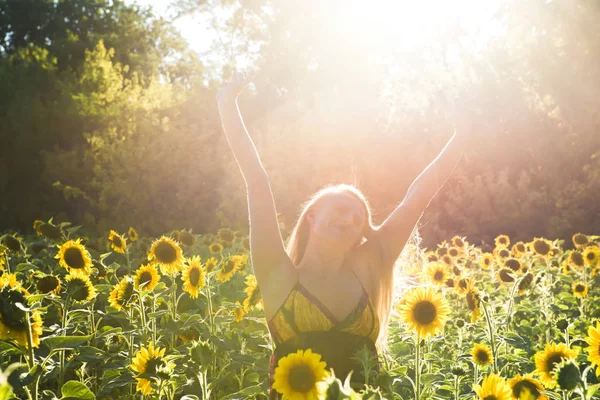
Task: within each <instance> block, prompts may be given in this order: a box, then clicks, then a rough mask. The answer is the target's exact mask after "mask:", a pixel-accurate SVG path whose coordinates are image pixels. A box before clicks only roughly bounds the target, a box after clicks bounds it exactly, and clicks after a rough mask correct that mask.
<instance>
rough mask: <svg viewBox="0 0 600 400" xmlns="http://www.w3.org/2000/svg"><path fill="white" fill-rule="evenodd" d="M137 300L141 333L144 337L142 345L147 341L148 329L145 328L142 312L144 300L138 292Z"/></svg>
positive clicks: (143, 312) (143, 311)
mask: <svg viewBox="0 0 600 400" xmlns="http://www.w3.org/2000/svg"><path fill="white" fill-rule="evenodd" d="M137 295H138V300H139V302H140V319H141V322H142V333H143V335H144V343H146V342H147V341H148V327H147V326H146V311H145V310H144V299H143V298H142V294H141V293H140V292H139V291H138V292H137Z"/></svg>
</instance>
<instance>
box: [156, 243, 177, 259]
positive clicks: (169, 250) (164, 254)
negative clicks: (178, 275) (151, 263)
mask: <svg viewBox="0 0 600 400" xmlns="http://www.w3.org/2000/svg"><path fill="white" fill-rule="evenodd" d="M154 254H156V258H157V259H158V261H160V262H161V263H164V264H171V263H173V262H175V261H176V260H177V252H176V251H175V248H174V247H173V246H172V245H170V244H169V243H164V242H161V243H158V244H157V245H156V249H155V251H154Z"/></svg>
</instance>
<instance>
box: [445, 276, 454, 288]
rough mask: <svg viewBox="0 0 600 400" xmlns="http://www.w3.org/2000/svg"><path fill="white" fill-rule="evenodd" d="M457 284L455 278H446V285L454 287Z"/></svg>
mask: <svg viewBox="0 0 600 400" xmlns="http://www.w3.org/2000/svg"><path fill="white" fill-rule="evenodd" d="M455 285H456V283H455V282H454V279H452V278H448V279H446V287H449V288H453V287H454V286H455Z"/></svg>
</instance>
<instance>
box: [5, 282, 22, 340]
mask: <svg viewBox="0 0 600 400" xmlns="http://www.w3.org/2000/svg"><path fill="white" fill-rule="evenodd" d="M15 303H21V304H23V306H25V307H26V306H27V300H26V299H25V296H23V293H21V292H19V291H18V290H6V289H5V290H3V291H1V292H0V322H2V324H4V325H6V327H7V328H8V329H10V330H14V331H19V332H24V331H26V329H27V321H26V320H25V311H23V310H21V309H20V308H18V307H17V306H16V305H15Z"/></svg>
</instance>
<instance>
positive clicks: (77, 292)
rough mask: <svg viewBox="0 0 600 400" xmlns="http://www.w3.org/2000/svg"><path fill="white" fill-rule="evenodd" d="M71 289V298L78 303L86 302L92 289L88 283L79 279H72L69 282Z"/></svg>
mask: <svg viewBox="0 0 600 400" xmlns="http://www.w3.org/2000/svg"><path fill="white" fill-rule="evenodd" d="M69 283H70V284H69V289H71V290H72V294H71V297H72V298H73V299H75V300H77V301H84V300H86V299H87V298H88V296H89V295H90V289H89V288H88V287H87V285H86V283H85V282H84V281H83V280H81V279H78V278H75V279H72V280H71V281H70V282H69Z"/></svg>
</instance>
